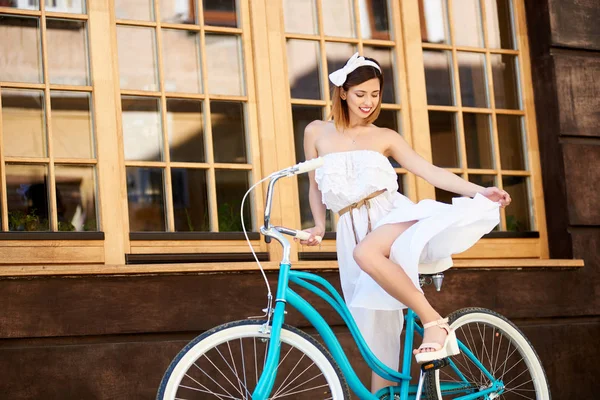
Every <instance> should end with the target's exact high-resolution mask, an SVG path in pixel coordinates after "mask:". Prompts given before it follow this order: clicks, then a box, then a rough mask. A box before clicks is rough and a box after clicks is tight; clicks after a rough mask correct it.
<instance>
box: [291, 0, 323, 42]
mask: <svg viewBox="0 0 600 400" xmlns="http://www.w3.org/2000/svg"><path fill="white" fill-rule="evenodd" d="M283 15H284V18H285V31H286V32H287V33H305V34H308V35H316V34H318V33H319V32H318V30H319V27H318V24H317V10H316V2H315V0H284V2H283Z"/></svg>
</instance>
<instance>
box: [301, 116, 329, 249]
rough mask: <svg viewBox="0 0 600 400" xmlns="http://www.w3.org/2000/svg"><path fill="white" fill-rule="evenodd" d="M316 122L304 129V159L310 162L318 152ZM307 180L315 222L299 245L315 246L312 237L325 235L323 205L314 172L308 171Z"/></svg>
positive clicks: (315, 241)
mask: <svg viewBox="0 0 600 400" xmlns="http://www.w3.org/2000/svg"><path fill="white" fill-rule="evenodd" d="M317 124H318V121H314V122H311V123H310V124H308V125H307V126H306V129H304V156H305V159H306V160H307V161H308V160H312V159H313V158H317V157H318V156H319V152H318V151H317V146H316V142H317V138H318V136H319V129H318V126H317ZM308 179H309V182H310V186H309V190H308V201H309V203H310V211H311V212H312V216H313V220H314V221H315V226H314V227H313V228H310V229H307V230H306V231H307V232H310V233H311V237H310V239H308V240H306V241H305V240H301V241H300V243H301V244H303V245H309V246H315V245H317V244H319V241H317V240H316V239H315V238H314V236H320V237H323V235H324V234H325V210H326V209H325V204H323V202H322V200H321V199H322V195H321V191H320V190H319V186H318V185H317V182H316V181H315V171H310V172H309V173H308Z"/></svg>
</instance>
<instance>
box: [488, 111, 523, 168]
mask: <svg viewBox="0 0 600 400" xmlns="http://www.w3.org/2000/svg"><path fill="white" fill-rule="evenodd" d="M496 121H497V122H498V141H499V142H500V165H501V167H502V169H504V170H506V169H509V170H525V169H527V168H526V165H527V164H526V160H525V151H524V150H525V148H526V147H525V145H524V135H523V125H522V123H523V121H522V117H520V116H518V115H501V114H498V115H497V116H496Z"/></svg>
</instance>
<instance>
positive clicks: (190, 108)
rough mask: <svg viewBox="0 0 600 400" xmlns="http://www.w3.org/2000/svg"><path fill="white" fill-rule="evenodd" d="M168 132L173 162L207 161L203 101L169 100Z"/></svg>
mask: <svg viewBox="0 0 600 400" xmlns="http://www.w3.org/2000/svg"><path fill="white" fill-rule="evenodd" d="M167 131H168V132H169V154H170V156H171V161H173V162H205V161H206V156H205V155H204V117H203V115H202V101H200V100H191V99H189V100H188V99H167Z"/></svg>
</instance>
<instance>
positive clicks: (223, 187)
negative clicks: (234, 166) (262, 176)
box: [215, 169, 253, 232]
mask: <svg viewBox="0 0 600 400" xmlns="http://www.w3.org/2000/svg"><path fill="white" fill-rule="evenodd" d="M215 179H216V181H217V204H218V205H219V206H218V213H219V232H241V231H242V221H241V218H240V207H241V206H242V198H243V197H244V194H245V193H246V191H247V190H248V188H249V185H248V172H247V171H239V170H227V169H221V170H216V171H215ZM251 204H252V199H251V198H250V195H249V196H248V198H247V199H246V202H245V203H244V224H245V225H246V230H248V231H252V230H253V227H252V218H251V216H250V205H251Z"/></svg>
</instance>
